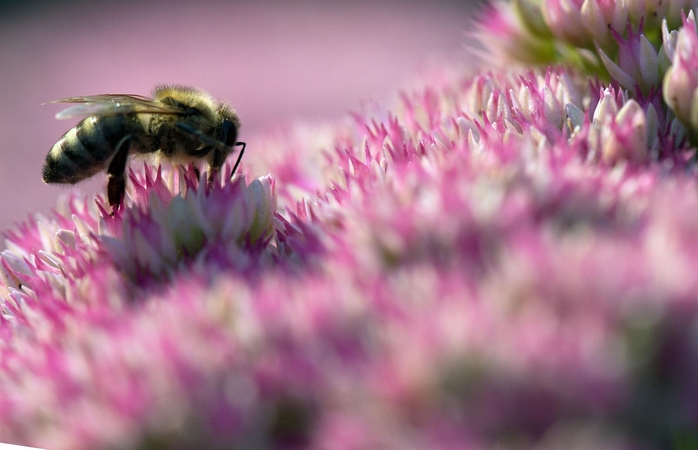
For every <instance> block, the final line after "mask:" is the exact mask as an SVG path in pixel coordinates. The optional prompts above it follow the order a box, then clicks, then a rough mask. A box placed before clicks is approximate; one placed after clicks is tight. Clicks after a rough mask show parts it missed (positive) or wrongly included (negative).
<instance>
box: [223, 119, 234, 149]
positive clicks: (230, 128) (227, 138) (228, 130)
mask: <svg viewBox="0 0 698 450" xmlns="http://www.w3.org/2000/svg"><path fill="white" fill-rule="evenodd" d="M237 139H238V130H237V127H236V126H235V124H234V123H233V122H231V121H230V120H228V119H225V120H223V126H222V127H221V141H223V142H225V145H227V146H228V147H232V146H233V145H235V142H236V141H237Z"/></svg>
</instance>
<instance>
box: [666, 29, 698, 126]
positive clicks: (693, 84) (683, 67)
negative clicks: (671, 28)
mask: <svg viewBox="0 0 698 450" xmlns="http://www.w3.org/2000/svg"><path fill="white" fill-rule="evenodd" d="M663 93H664V101H666V103H667V105H668V106H669V108H671V110H672V111H673V112H674V114H676V117H677V118H679V119H680V120H681V121H682V122H683V123H684V124H686V125H690V126H692V127H693V128H694V129H698V95H697V93H698V32H696V25H695V20H694V19H693V16H692V15H691V18H690V19H689V20H687V21H686V23H685V25H684V27H683V28H682V29H681V30H680V31H679V34H678V36H677V38H676V48H675V50H674V58H673V61H672V65H671V67H670V68H669V69H668V70H667V72H666V75H665V76H664V85H663Z"/></svg>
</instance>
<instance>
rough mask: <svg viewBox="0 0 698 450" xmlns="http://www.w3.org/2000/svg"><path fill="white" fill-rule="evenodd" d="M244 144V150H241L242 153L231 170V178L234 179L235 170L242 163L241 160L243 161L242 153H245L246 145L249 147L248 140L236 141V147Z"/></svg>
mask: <svg viewBox="0 0 698 450" xmlns="http://www.w3.org/2000/svg"><path fill="white" fill-rule="evenodd" d="M239 145H242V150H240V154H239V155H238V159H237V161H235V165H234V166H233V171H232V172H230V179H231V180H232V178H233V175H235V171H236V170H237V168H238V166H239V165H240V161H242V155H243V154H244V153H245V147H247V143H246V142H236V143H235V147H237V146H239Z"/></svg>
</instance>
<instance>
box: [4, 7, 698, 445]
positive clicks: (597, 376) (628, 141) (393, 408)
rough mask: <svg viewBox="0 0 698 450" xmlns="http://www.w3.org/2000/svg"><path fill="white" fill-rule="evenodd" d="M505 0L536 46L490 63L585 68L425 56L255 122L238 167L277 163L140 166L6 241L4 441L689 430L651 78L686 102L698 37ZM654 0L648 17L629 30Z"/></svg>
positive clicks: (680, 184) (599, 12)
mask: <svg viewBox="0 0 698 450" xmlns="http://www.w3.org/2000/svg"><path fill="white" fill-rule="evenodd" d="M504 5H505V4H498V5H497V6H496V7H495V10H494V11H495V13H494V15H493V16H490V17H489V18H488V19H484V20H485V23H484V25H483V27H482V30H490V31H491V30H492V29H493V28H492V27H493V26H498V25H506V26H504V27H503V28H501V30H503V31H502V32H503V33H504V34H503V35H502V36H500V37H501V38H507V37H511V36H509V35H507V34H506V33H508V32H510V31H511V30H514V31H515V32H516V33H519V36H522V37H525V40H522V41H520V42H509V43H508V44H507V45H509V44H511V45H510V46H508V47H506V48H505V50H506V51H508V52H510V53H509V54H506V52H503V53H499V54H498V56H499V57H502V56H507V57H512V55H516V51H517V49H524V50H526V51H529V52H530V53H528V54H527V55H524V57H529V56H530V57H532V58H533V59H531V60H530V61H529V62H534V63H535V64H540V63H541V62H543V61H546V59H545V58H553V59H555V58H560V60H564V61H569V59H566V58H568V57H570V58H577V59H575V61H576V62H577V63H580V64H572V65H552V66H550V67H546V68H544V69H541V68H539V67H536V66H534V65H532V66H529V67H525V68H523V69H515V68H512V67H508V68H507V69H502V68H496V67H489V66H488V67H486V68H485V69H484V70H480V71H474V70H472V69H469V71H467V72H463V71H459V70H458V69H453V68H443V69H442V70H441V69H439V70H437V73H436V74H435V75H434V76H433V77H432V78H427V79H426V80H424V84H423V86H421V87H416V88H413V89H411V90H405V91H403V92H402V93H401V95H399V96H398V97H397V98H396V100H395V101H394V102H393V103H390V104H375V105H371V107H368V108H366V110H362V111H359V112H355V113H353V114H352V115H351V117H350V118H347V120H346V121H343V122H338V123H331V124H325V125H318V126H314V125H310V124H306V125H298V126H296V127H291V128H289V129H288V130H286V131H284V132H282V133H279V134H277V135H275V136H273V137H269V136H260V137H258V138H257V140H256V141H255V143H254V147H255V148H256V149H257V151H251V152H250V155H248V156H249V159H246V162H245V164H246V165H248V164H249V167H246V170H247V171H248V172H247V173H248V174H249V173H268V172H269V173H271V174H270V175H266V176H262V177H259V178H256V179H251V181H248V179H249V178H247V177H242V176H238V177H237V178H235V179H233V180H221V181H220V182H214V183H209V182H207V181H204V180H206V176H205V175H203V176H201V177H199V176H197V174H196V172H195V171H194V170H193V169H183V168H173V167H162V168H155V167H151V166H148V165H146V166H144V167H143V168H142V169H138V170H133V171H131V172H130V182H129V183H128V186H129V188H128V191H127V196H126V202H125V205H124V207H123V208H121V209H120V210H119V211H118V212H117V213H116V214H115V215H113V216H111V215H109V214H108V213H107V211H106V208H105V207H104V200H103V199H102V197H101V196H97V198H96V199H95V198H91V197H88V198H83V197H79V196H76V195H73V196H69V197H67V198H66V199H64V200H63V202H62V203H61V204H60V205H59V207H58V208H57V210H56V211H54V212H52V213H50V214H47V215H35V216H33V217H31V218H30V219H28V220H27V221H25V222H23V223H19V224H17V225H16V226H14V227H13V228H11V229H9V230H7V231H6V232H5V233H4V236H5V246H4V250H3V251H2V252H0V300H1V310H0V335H1V339H0V406H1V407H0V441H3V442H12V443H16V444H22V445H32V446H38V447H44V448H55V449H71V450H72V449H78V450H79V449H101V448H123V449H144V448H214V449H216V448H317V449H324V448H343V449H362V448H386V449H405V448H408V449H409V448H429V449H432V448H433V449H459V448H569V447H570V446H575V447H576V448H613V449H635V448H667V447H669V446H671V445H673V444H672V443H675V442H679V443H680V442H683V441H682V439H686V442H687V444H686V445H689V444H690V443H692V442H693V441H691V439H692V438H693V436H694V434H692V433H694V430H695V429H696V421H697V418H698V414H696V406H695V405H697V404H698V395H697V394H696V393H697V392H698V381H697V380H698V366H696V364H693V363H692V361H694V360H695V359H696V358H695V357H696V350H695V344H694V343H695V325H696V323H698V297H697V296H696V292H698V280H697V279H696V277H695V276H694V273H695V268H696V266H697V265H698V245H696V238H695V237H696V235H698V181H697V178H696V169H695V164H694V161H693V160H694V156H695V151H696V150H695V147H692V146H691V145H692V144H691V129H690V128H684V125H683V123H682V122H681V121H682V120H684V118H683V116H682V115H680V114H679V111H680V110H681V108H680V107H679V103H678V101H677V102H676V104H674V103H672V101H670V100H668V99H667V95H666V90H667V89H669V90H670V92H671V89H675V88H676V89H678V90H677V91H676V92H681V93H682V94H681V95H678V94H671V95H672V96H675V98H676V99H680V100H682V101H683V100H684V96H685V95H686V92H684V91H686V89H688V88H686V87H685V86H684V85H685V84H686V83H684V85H682V84H681V82H680V81H681V79H684V81H685V79H689V81H690V77H688V75H686V74H685V73H683V74H682V71H684V72H687V69H686V67H690V66H689V65H690V63H691V61H690V58H688V57H687V55H690V51H688V50H687V49H686V48H684V47H686V46H687V44H686V43H685V42H688V41H686V40H689V41H690V39H693V38H694V37H695V30H686V26H684V29H683V30H682V31H680V32H677V33H673V31H675V30H672V29H670V27H671V26H672V25H671V23H672V22H671V20H670V19H671V17H669V16H670V15H671V14H675V13H676V11H680V10H681V8H679V6H677V5H678V4H674V3H671V4H669V5H660V4H657V5H655V4H651V3H643V4H641V5H639V6H638V5H630V4H625V3H615V2H605V3H603V2H596V3H592V2H586V1H585V2H582V3H574V2H571V3H570V2H568V3H564V2H558V3H555V4H550V8H553V9H554V8H557V10H555V11H552V12H551V13H550V14H548V15H547V16H539V17H535V14H534V13H533V12H534V11H536V8H540V7H542V5H543V2H540V3H538V2H535V1H526V2H518V3H516V4H515V5H514V6H513V8H514V9H512V10H508V11H509V13H508V14H510V15H505V14H504V12H502V13H501V14H500V12H499V11H506V8H507V7H505V6H504ZM689 6H690V5H689V4H688V3H683V4H682V6H681V7H682V8H683V7H689ZM631 7H632V10H631ZM574 8H577V9H576V10H575V9H574ZM677 8H678V9H677ZM511 11H515V13H511ZM662 11H666V16H667V17H666V18H667V21H666V25H665V26H664V28H663V30H662V33H659V34H656V35H655V34H654V32H655V31H656V24H655V22H653V21H652V20H649V19H643V18H640V19H638V14H640V15H642V14H648V12H651V13H652V14H655V13H657V14H659V13H661V12H662ZM579 14H581V15H579ZM679 14H680V13H679ZM505 16H506V20H503V19H502V17H505ZM568 16H569V17H572V16H574V17H579V18H580V22H579V23H577V24H575V25H576V26H577V28H574V29H572V28H569V29H566V30H563V29H562V28H560V25H561V23H554V20H562V18H563V17H568ZM585 17H586V19H585ZM626 17H627V18H629V19H630V20H631V26H630V27H625V24H624V27H620V28H615V26H612V27H610V28H608V27H607V28H606V30H605V31H604V32H603V33H602V32H601V31H600V30H601V27H600V26H599V24H600V23H606V21H608V23H615V22H614V21H618V22H623V21H625V19H626ZM490 19H491V20H490ZM487 20H490V21H489V22H487ZM564 20H567V19H564ZM637 20H640V21H642V20H644V22H643V27H640V26H639V23H635V22H634V21H637ZM672 20H673V19H672ZM690 20H691V19H687V23H688V21H690ZM507 27H509V28H507ZM653 27H655V28H653ZM594 30H596V31H594ZM652 30H654V31H652ZM483 32H484V31H483ZM585 33H586V34H585ZM594 33H598V35H594ZM685 34H687V37H685V36H684V35H685ZM609 36H610V38H609ZM660 36H661V37H660ZM692 36H693V37H692ZM576 39H579V41H578V42H577V43H575V42H572V41H573V40H576ZM609 39H610V40H609ZM658 39H663V46H662V47H661V48H660V49H659V50H657V49H658V48H659V47H658V45H657V40H658ZM529 43H534V44H535V45H533V46H528V44H529ZM500 44H502V42H499V43H498V45H500ZM517 45H519V47H517ZM539 45H540V46H541V47H539V48H542V49H545V50H546V51H549V50H552V54H554V55H555V56H551V55H550V54H547V53H540V54H538V53H536V50H535V48H538V47H537V46H539ZM576 45H582V47H576ZM527 46H528V47H527ZM688 46H689V47H690V45H688ZM499 49H500V50H501V47H500V48H499ZM597 50H599V51H598V52H597ZM575 52H578V53H576V56H574V55H573V54H574V53H575ZM541 55H542V56H541ZM570 55H572V56H570ZM580 55H584V56H580ZM600 55H604V56H600ZM653 55H654V56H653ZM594 58H598V60H597V61H596V62H597V63H599V64H597V65H596V66H594V65H593V64H591V63H592V62H594ZM604 58H605V59H604ZM681 58H683V59H681ZM602 59H603V61H602ZM582 60H584V61H586V62H585V63H584V64H581V62H582ZM606 60H607V61H606ZM601 61H602V62H601ZM662 61H665V62H666V61H671V65H670V67H669V66H667V67H669V68H668V71H667V72H666V77H665V78H662V77H661V74H662V73H664V72H663V71H664V69H663V68H662V64H663V63H662ZM586 63H590V65H587V64H586ZM591 67H596V68H597V69H599V68H601V67H603V70H604V71H605V72H604V73H600V72H589V68H591ZM652 69H655V70H654V71H653V70H652ZM599 70H601V69H599ZM589 73H592V74H597V75H599V76H598V77H594V76H591V77H590V76H589ZM626 76H627V77H628V78H627V79H625V78H624V77H626ZM653 77H654V78H653ZM675 77H678V78H677V79H678V80H679V81H678V82H677V83H676V84H671V85H670V84H669V82H668V81H667V80H669V79H671V80H673V79H674V78H675ZM682 77H683V78H682ZM621 81H622V82H621ZM660 84H661V87H660ZM689 84H690V83H689ZM681 86H683V87H681ZM679 88H680V89H679ZM688 91H690V89H688ZM662 92H664V96H662ZM670 98H673V97H670ZM688 110H689V111H691V110H690V108H689V109H688ZM690 120H691V116H690V115H689V122H688V124H690V123H691V122H690ZM251 145H252V144H251ZM250 148H252V146H251V147H250ZM667 405H669V406H667ZM657 417H661V420H658V419H656V418H657ZM648 418H649V419H648ZM677 445H678V444H677Z"/></svg>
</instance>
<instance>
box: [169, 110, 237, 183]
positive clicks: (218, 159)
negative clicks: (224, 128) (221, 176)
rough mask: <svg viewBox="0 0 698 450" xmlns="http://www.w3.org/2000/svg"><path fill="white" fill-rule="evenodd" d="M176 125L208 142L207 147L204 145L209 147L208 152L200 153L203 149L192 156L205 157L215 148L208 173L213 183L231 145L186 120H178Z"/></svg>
mask: <svg viewBox="0 0 698 450" xmlns="http://www.w3.org/2000/svg"><path fill="white" fill-rule="evenodd" d="M175 126H176V127H177V128H179V129H180V130H182V131H184V132H185V133H188V134H190V135H192V136H194V137H195V138H197V139H198V140H199V142H201V143H202V144H206V147H204V149H207V150H206V153H204V154H200V152H201V151H197V152H196V153H195V154H193V155H192V156H197V157H204V156H205V155H206V154H207V153H208V152H209V151H211V150H213V159H212V161H211V169H210V173H209V174H208V181H209V183H213V181H214V179H215V177H216V175H218V170H219V169H220V168H221V166H222V165H223V161H224V160H225V156H226V155H227V154H228V153H230V147H228V146H227V145H225V144H224V143H223V142H221V141H219V140H218V139H214V138H212V137H211V136H207V135H206V134H204V133H203V132H202V131H201V130H199V129H196V128H195V127H192V126H191V125H189V124H188V123H186V122H177V123H175Z"/></svg>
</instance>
